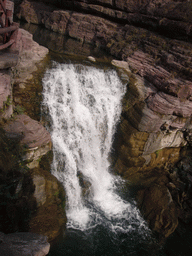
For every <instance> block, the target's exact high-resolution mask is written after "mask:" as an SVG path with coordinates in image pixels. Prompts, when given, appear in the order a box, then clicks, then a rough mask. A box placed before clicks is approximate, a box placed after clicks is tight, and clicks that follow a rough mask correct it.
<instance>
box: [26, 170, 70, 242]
mask: <svg viewBox="0 0 192 256" xmlns="http://www.w3.org/2000/svg"><path fill="white" fill-rule="evenodd" d="M31 177H32V181H33V184H34V186H35V190H34V197H35V200H36V203H37V207H38V209H37V211H36V213H35V214H33V216H32V218H31V220H30V223H29V230H30V232H35V233H38V234H42V235H46V236H47V237H48V240H49V241H51V240H53V239H55V238H56V237H57V236H58V235H59V234H60V230H61V227H62V228H63V227H64V226H65V224H66V216H65V211H64V203H65V194H64V191H63V187H62V185H61V184H60V183H59V182H58V180H57V179H56V178H55V177H54V176H53V175H51V174H50V173H49V172H48V171H44V170H43V169H37V168H35V169H33V171H32V174H31Z"/></svg>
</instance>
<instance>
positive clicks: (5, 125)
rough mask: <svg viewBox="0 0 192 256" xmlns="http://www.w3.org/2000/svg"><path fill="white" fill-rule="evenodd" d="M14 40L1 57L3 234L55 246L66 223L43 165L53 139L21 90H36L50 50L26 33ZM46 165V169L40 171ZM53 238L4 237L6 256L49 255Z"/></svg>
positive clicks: (60, 194) (60, 198)
mask: <svg viewBox="0 0 192 256" xmlns="http://www.w3.org/2000/svg"><path fill="white" fill-rule="evenodd" d="M11 38H12V39H15V43H14V44H12V46H11V47H10V48H9V49H7V50H3V51H1V52H0V183H1V192H0V199H1V200H0V201H1V202H0V230H1V231H3V232H5V233H8V232H9V233H13V232H18V231H21V232H27V231H30V232H36V233H39V234H43V235H46V236H47V238H48V239H49V241H50V240H53V239H54V238H55V237H56V236H58V234H59V232H60V228H61V226H62V225H64V223H65V222H66V217H65V212H64V210H63V207H64V206H63V204H64V197H65V195H64V191H63V188H62V187H61V185H60V183H59V182H58V180H57V179H56V178H55V177H54V176H52V175H51V174H50V173H49V170H50V168H49V169H48V168H47V167H46V166H45V164H42V163H41V162H42V159H43V157H44V155H46V154H47V153H48V152H50V150H51V148H52V142H51V136H50V134H49V133H48V131H47V130H46V128H45V127H44V126H43V125H42V123H40V122H38V121H36V120H34V119H32V118H31V117H35V113H34V112H35V111H34V109H33V108H32V107H31V106H30V107H29V108H31V112H30V113H29V114H30V116H31V117H29V116H28V115H27V114H28V112H27V110H25V109H23V108H22V100H21V102H20V99H19V96H18V93H19V89H20V90H23V92H24V91H27V90H28V88H29V87H30V86H31V83H32V86H33V84H34V80H35V78H34V72H35V71H36V73H37V70H38V71H39V72H40V71H41V64H42V61H43V60H45V59H46V55H47V54H48V49H47V48H45V47H43V46H40V45H39V44H37V43H36V42H34V41H33V39H32V35H31V34H30V33H29V32H27V31H25V30H23V29H18V30H16V31H15V32H14V33H13V34H12V35H11ZM43 65H44V63H43ZM16 91H17V93H16ZM25 97H26V93H25ZM28 98H32V92H30V95H28ZM26 100H28V99H26ZM36 100H37V99H36ZM28 101H29V100H28ZM24 112H25V114H24ZM26 113H27V114H26ZM36 118H37V117H36ZM40 163H41V167H42V168H44V169H34V167H37V166H39V164H40ZM29 168H30V169H29ZM46 168H47V169H48V170H47V169H46ZM47 238H46V237H43V236H38V235H35V234H30V233H25V234H21V233H17V234H12V235H8V236H4V235H3V237H1V241H0V243H1V244H0V254H1V253H2V254H3V255H36V256H37V255H47V254H48V251H49V247H50V245H49V244H48V243H47V241H46V239H47ZM25 239H26V240H25ZM15 241H16V242H17V245H15V243H16V242H15ZM38 243H39V244H38Z"/></svg>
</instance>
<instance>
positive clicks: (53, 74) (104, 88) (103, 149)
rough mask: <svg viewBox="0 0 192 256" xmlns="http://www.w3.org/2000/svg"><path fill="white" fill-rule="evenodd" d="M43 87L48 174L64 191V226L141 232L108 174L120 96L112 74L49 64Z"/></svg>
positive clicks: (118, 182) (140, 223)
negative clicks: (49, 144) (49, 150)
mask: <svg viewBox="0 0 192 256" xmlns="http://www.w3.org/2000/svg"><path fill="white" fill-rule="evenodd" d="M43 88H44V89H43V96H44V100H43V105H44V108H45V109H47V111H48V113H49V115H50V118H51V125H50V126H51V127H50V131H51V136H52V141H53V152H54V159H53V164H52V173H53V175H55V176H56V177H57V178H58V180H59V181H61V182H62V183H63V185H64V187H65V191H66V196H67V203H66V212H67V219H68V223H67V226H68V227H72V228H75V229H81V230H85V229H90V228H92V227H94V226H95V225H98V224H101V223H105V225H108V226H109V227H110V228H111V229H113V230H115V231H117V230H121V231H123V232H127V231H129V232H130V230H136V229H137V230H138V229H140V230H141V229H142V228H144V229H146V225H145V222H144V220H143V219H142V218H141V216H140V214H139V211H138V209H137V207H136V206H135V204H134V202H132V203H130V202H128V201H125V200H124V199H123V198H121V197H120V195H119V193H118V190H119V188H121V187H122V188H123V187H124V181H123V180H122V179H121V178H120V177H118V176H114V175H112V174H111V173H110V171H109V168H110V163H109V160H108V158H109V153H110V151H111V148H112V143H113V136H114V133H115V129H116V125H117V123H118V121H119V119H120V114H121V100H122V97H123V95H124V93H125V86H124V85H123V84H122V82H121V80H120V78H119V77H118V75H117V73H116V71H115V70H113V69H107V70H102V69H99V68H96V67H91V66H83V65H80V64H59V63H54V65H53V67H52V68H51V69H49V70H47V72H46V73H45V76H44V79H43Z"/></svg>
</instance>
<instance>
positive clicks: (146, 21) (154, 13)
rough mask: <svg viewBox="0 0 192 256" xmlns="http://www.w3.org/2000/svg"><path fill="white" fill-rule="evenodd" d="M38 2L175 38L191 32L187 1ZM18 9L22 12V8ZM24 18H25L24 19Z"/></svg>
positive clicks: (43, 0) (89, 0)
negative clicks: (144, 28) (151, 30)
mask: <svg viewBox="0 0 192 256" xmlns="http://www.w3.org/2000/svg"><path fill="white" fill-rule="evenodd" d="M41 2H44V3H49V4H53V5H55V6H57V7H59V8H62V9H68V10H75V11H78V12H86V13H90V14H94V15H98V16H102V17H106V18H108V19H113V20H116V21H118V22H124V23H128V24H134V25H137V26H141V27H147V28H151V29H153V30H158V31H162V32H164V33H166V32H168V33H169V34H170V35H172V36H176V37H179V36H191V35H192V28H191V22H192V20H191V13H192V5H191V2H190V1H187V0H184V1H179V0H178V1H171V0H153V1H148V0H145V1H140V0H137V1H134V0H120V1H119V0H114V1H112V0H109V1H102V0H95V1H93V0H86V1H83V0H76V1H74V0H73V1H72V0H67V1H66V0H63V1H53V0H41ZM39 6H40V4H39ZM21 12H23V13H24V12H25V11H24V8H23V9H22V11H21ZM26 12H27V10H26ZM41 14H42V12H41ZM29 15H33V12H32V11H31V12H30V13H29ZM29 15H28V16H29ZM20 17H21V16H20ZM34 17H35V16H34V15H33V19H30V20H32V21H33V22H37V21H38V22H39V20H40V19H42V17H41V15H36V18H34ZM26 20H27V21H28V19H26Z"/></svg>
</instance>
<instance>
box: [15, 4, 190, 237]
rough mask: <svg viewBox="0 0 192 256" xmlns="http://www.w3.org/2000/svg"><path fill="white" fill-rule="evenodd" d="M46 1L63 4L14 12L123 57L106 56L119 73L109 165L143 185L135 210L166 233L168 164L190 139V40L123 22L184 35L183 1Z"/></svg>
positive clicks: (173, 206) (172, 199)
mask: <svg viewBox="0 0 192 256" xmlns="http://www.w3.org/2000/svg"><path fill="white" fill-rule="evenodd" d="M41 2H46V3H48V2H49V3H53V1H51V0H50V1H49V0H47V1H46V0H45V1H41ZM53 4H56V5H57V6H58V7H59V8H62V9H63V10H61V9H55V10H53V9H51V8H52V7H51V8H50V9H46V10H45V11H44V5H43V3H41V4H40V3H38V4H37V3H36V2H28V1H26V0H25V1H23V2H22V4H21V5H20V10H18V12H17V16H18V17H19V18H24V19H25V20H26V21H28V22H34V23H36V24H42V25H44V26H45V27H46V28H48V29H50V30H53V31H55V32H59V33H60V34H64V35H69V36H70V37H72V38H75V39H78V40H79V41H81V42H82V44H84V43H86V42H88V43H91V44H92V45H93V46H94V47H98V48H99V47H100V48H103V49H105V50H106V51H107V52H108V53H110V54H111V55H112V56H114V58H116V59H119V60H121V61H123V62H118V63H117V61H113V63H112V64H113V65H115V66H116V67H117V69H118V72H119V73H121V74H124V75H122V77H124V78H125V77H127V78H126V79H127V81H124V82H126V83H127V93H126V95H125V97H124V99H123V102H122V116H121V122H120V124H119V126H118V132H117V137H116V139H115V142H114V148H115V149H116V154H115V161H114V163H113V164H114V170H115V172H116V173H119V174H120V175H122V176H123V177H124V178H126V179H128V180H129V181H130V182H131V183H132V184H136V185H141V186H144V187H145V189H143V191H140V192H139V193H140V199H138V200H140V202H141V204H140V207H141V209H142V211H143V214H144V215H145V217H146V219H147V220H148V221H149V223H150V226H151V227H152V228H153V229H154V230H155V231H157V232H159V233H161V234H163V236H164V237H167V236H169V235H170V234H171V233H172V232H173V231H174V230H175V228H176V226H177V223H178V215H177V213H178V208H177V199H176V198H177V196H176V195H177V193H176V190H177V188H178V187H179V186H180V185H181V184H182V183H181V182H179V181H178V182H175V183H174V182H173V177H172V176H174V175H169V173H168V170H169V169H170V167H171V165H174V164H175V163H176V162H177V161H178V160H179V159H180V156H181V151H180V149H181V147H182V146H184V145H186V143H187V141H188V142H190V141H191V109H192V105H191V100H192V98H191V96H192V62H191V60H192V47H191V44H189V43H187V42H184V41H178V40H174V39H168V38H165V37H162V36H159V35H157V34H153V33H151V32H149V31H147V30H145V29H143V28H135V27H133V26H131V25H128V24H130V23H131V24H136V25H137V26H140V25H141V24H142V27H145V26H146V27H148V28H150V29H151V28H153V29H158V31H161V32H166V31H168V32H169V36H177V37H179V36H183V35H187V36H191V17H192V15H190V13H191V3H190V2H189V1H182V2H181V1H169V0H167V1H166V0H165V1H163V0H162V1H161V0H160V1H115V0H114V1H110V0H109V1H102V0H101V1H99V0H98V1H91V0H90V1H88V0H87V1H59V2H55V1H54V3H53ZM37 7H38V8H37ZM31 8H32V10H31ZM46 8H47V7H46ZM34 10H35V11H34ZM71 10H73V11H71ZM28 13H33V15H34V17H33V15H32V16H30V15H28ZM184 13H185V14H186V15H183V14H184ZM39 17H40V19H39ZM104 17H105V18H107V19H104ZM119 21H121V24H119V23H118V22H119ZM124 78H123V79H124ZM126 79H124V80H126ZM175 188H176V189H175ZM158 199H160V200H158Z"/></svg>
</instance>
